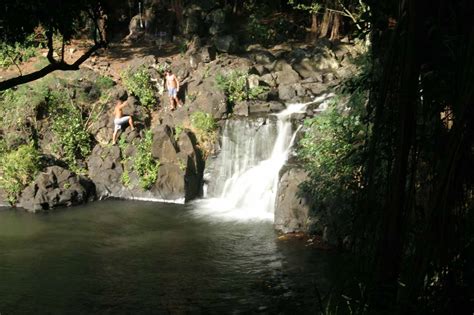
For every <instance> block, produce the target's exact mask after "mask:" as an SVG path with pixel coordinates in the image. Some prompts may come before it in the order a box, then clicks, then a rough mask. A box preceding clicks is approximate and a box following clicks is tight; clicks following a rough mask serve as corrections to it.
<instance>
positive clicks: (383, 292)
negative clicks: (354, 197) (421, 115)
mask: <svg viewBox="0 0 474 315" xmlns="http://www.w3.org/2000/svg"><path fill="white" fill-rule="evenodd" d="M405 4H406V7H404V8H402V9H403V12H402V13H401V14H400V16H403V17H404V18H403V20H401V21H400V24H401V25H400V27H399V30H398V33H397V36H398V37H399V44H398V46H397V47H392V49H398V53H396V54H397V55H398V58H397V57H396V59H397V64H398V65H399V71H398V73H393V74H392V75H393V80H396V81H395V82H396V84H394V85H393V86H392V89H391V91H388V93H389V94H393V95H394V96H395V97H393V98H391V99H392V100H394V101H392V102H391V104H386V107H388V108H393V112H394V113H395V114H396V117H394V118H393V119H394V123H395V125H394V128H395V129H394V132H395V135H396V136H395V135H394V136H395V139H394V140H396V142H395V144H396V147H395V153H396V155H395V159H394V162H393V167H392V171H391V183H390V184H389V185H390V186H389V191H388V194H387V196H386V199H385V207H384V208H385V210H384V212H383V213H382V229H381V231H382V235H381V238H380V241H379V244H378V247H377V262H376V268H375V291H374V294H373V296H372V305H373V306H374V307H375V308H390V307H391V306H393V305H394V304H395V301H396V296H397V290H398V278H399V275H400V268H401V261H402V254H403V245H404V234H405V233H404V230H403V228H404V226H405V221H406V215H407V212H408V208H409V206H410V205H411V204H412V203H411V202H410V200H409V198H408V197H407V189H408V188H407V182H408V180H409V178H410V177H411V176H410V173H409V158H410V154H412V152H411V151H412V148H413V144H414V135H415V128H416V120H415V113H416V111H415V109H416V106H417V102H418V97H417V96H418V77H419V68H420V64H419V59H418V55H417V51H418V50H417V48H418V47H417V44H418V41H419V37H418V36H417V35H418V33H417V31H419V29H420V28H421V27H420V26H419V25H417V21H419V20H420V19H418V20H417V18H416V17H417V13H418V12H419V11H418V8H417V7H416V4H415V3H414V1H409V2H407V3H406V2H405ZM385 70H387V69H385Z"/></svg>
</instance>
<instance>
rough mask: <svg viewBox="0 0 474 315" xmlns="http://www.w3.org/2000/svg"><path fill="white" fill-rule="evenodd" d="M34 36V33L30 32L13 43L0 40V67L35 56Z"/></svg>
mask: <svg viewBox="0 0 474 315" xmlns="http://www.w3.org/2000/svg"><path fill="white" fill-rule="evenodd" d="M34 36H35V34H31V35H29V36H27V37H26V39H25V40H24V41H22V42H15V43H13V44H8V43H7V42H3V41H2V42H0V68H2V69H5V68H8V67H9V66H11V65H15V64H16V65H18V64H21V63H22V62H26V61H28V59H30V58H32V57H34V56H36V53H37V50H38V43H37V42H36V41H35V40H34Z"/></svg>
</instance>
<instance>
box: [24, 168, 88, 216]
mask: <svg viewBox="0 0 474 315" xmlns="http://www.w3.org/2000/svg"><path fill="white" fill-rule="evenodd" d="M95 196H96V194H95V187H94V184H93V183H92V182H91V181H90V180H88V179H86V178H85V177H81V176H77V175H75V174H74V173H72V172H70V171H69V170H67V169H64V168H62V167H60V166H50V167H48V168H46V170H45V172H42V173H40V174H39V175H38V176H37V177H36V179H35V181H34V182H33V183H31V184H30V185H29V186H28V187H27V188H25V190H24V191H23V192H22V194H21V197H20V200H19V203H18V205H19V206H20V207H22V208H25V209H27V210H28V211H31V212H40V211H48V210H50V209H53V208H56V207H60V206H63V207H64V206H72V205H78V204H81V203H85V202H87V201H88V200H92V199H94V198H95Z"/></svg>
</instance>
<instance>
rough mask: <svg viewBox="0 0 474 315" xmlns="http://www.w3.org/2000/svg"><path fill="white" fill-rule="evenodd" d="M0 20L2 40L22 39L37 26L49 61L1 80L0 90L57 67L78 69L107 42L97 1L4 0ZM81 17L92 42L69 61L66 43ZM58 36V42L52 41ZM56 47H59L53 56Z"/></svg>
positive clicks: (28, 80)
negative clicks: (35, 68)
mask: <svg viewBox="0 0 474 315" xmlns="http://www.w3.org/2000/svg"><path fill="white" fill-rule="evenodd" d="M0 20H2V21H3V23H4V29H5V33H4V37H5V38H4V40H5V41H22V40H23V39H24V38H25V37H26V36H27V35H28V34H31V33H32V32H33V31H34V30H35V29H36V28H37V27H40V28H41V29H42V30H43V33H44V37H45V38H46V46H47V48H48V53H47V59H48V61H49V64H48V65H47V66H45V67H44V68H42V69H40V70H38V71H35V72H32V73H29V74H26V75H20V76H17V77H14V78H10V79H7V80H4V81H1V82H0V91H2V90H6V89H9V88H11V87H14V86H16V85H19V84H23V83H27V82H31V81H34V80H36V79H39V78H41V77H43V76H45V75H47V74H49V73H51V72H53V71H56V70H63V71H67V70H77V69H79V66H80V65H81V64H82V63H83V62H84V61H85V60H87V58H89V57H90V56H91V55H92V54H93V53H94V52H95V51H97V50H98V49H100V48H103V47H106V45H107V39H106V32H105V30H106V14H105V10H104V7H103V6H102V4H101V2H100V1H99V0H79V1H65V0H39V1H32V0H29V1H28V0H27V1H15V0H6V2H4V3H3V5H2V6H1V7H0ZM83 20H89V21H90V22H91V23H92V25H93V26H92V29H91V30H90V33H91V36H90V37H91V38H92V40H93V45H92V46H91V47H90V48H89V49H88V50H87V51H86V52H85V53H84V54H83V55H82V56H80V57H79V58H78V59H77V60H75V61H74V62H73V63H71V64H69V63H67V62H66V61H65V59H64V56H65V45H66V42H67V41H68V40H70V39H71V38H72V36H73V35H74V34H75V32H76V31H77V26H78V25H79V24H80V23H81V22H83ZM56 35H58V36H56ZM58 37H59V43H55V42H56V41H58V40H57V38H58ZM55 46H59V47H60V48H59V53H58V57H56V58H55Z"/></svg>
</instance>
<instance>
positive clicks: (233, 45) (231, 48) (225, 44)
mask: <svg viewBox="0 0 474 315" xmlns="http://www.w3.org/2000/svg"><path fill="white" fill-rule="evenodd" d="M214 45H215V46H216V49H217V50H218V51H220V52H226V53H233V52H236V51H237V48H238V42H237V39H236V38H235V37H234V36H233V35H222V36H217V37H216V38H215V40H214Z"/></svg>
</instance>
